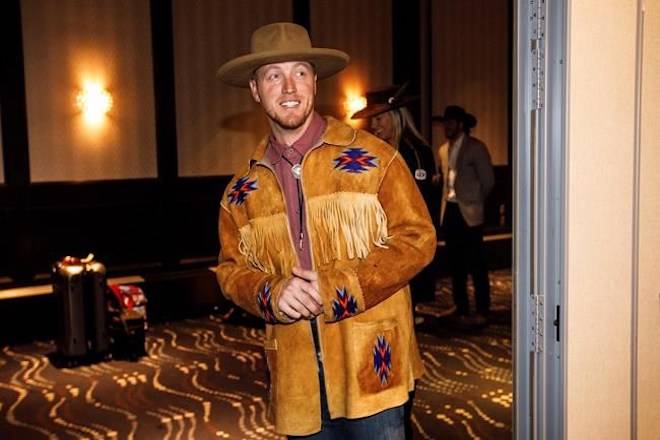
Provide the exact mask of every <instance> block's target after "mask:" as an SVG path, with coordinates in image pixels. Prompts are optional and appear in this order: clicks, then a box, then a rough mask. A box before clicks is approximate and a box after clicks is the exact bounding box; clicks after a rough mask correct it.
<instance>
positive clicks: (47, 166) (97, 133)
mask: <svg viewBox="0 0 660 440" xmlns="http://www.w3.org/2000/svg"><path fill="white" fill-rule="evenodd" d="M21 14H22V20H23V23H22V24H23V45H24V54H25V86H26V100H27V122H28V136H29V143H30V173H31V178H32V181H34V182H44V181H79V180H104V179H126V178H142V177H154V176H155V175H156V141H155V121H154V97H153V71H152V61H151V60H152V58H151V30H150V29H151V27H150V16H149V2H148V1H147V0H115V1H102V0H84V1H83V0H24V1H22V2H21ZM86 80H94V81H98V82H99V83H101V84H102V85H103V86H104V87H105V88H106V89H107V90H108V91H109V92H110V93H111V94H112V98H113V101H114V103H113V107H112V109H111V110H110V112H109V113H108V117H107V118H106V120H105V121H104V122H103V123H102V124H100V125H98V126H95V127H92V126H90V125H89V124H86V123H85V122H84V120H83V118H82V117H81V115H80V112H79V110H78V108H77V107H76V105H75V102H76V95H77V93H78V91H79V90H80V88H81V87H82V85H83V83H84V82H85V81H86Z"/></svg>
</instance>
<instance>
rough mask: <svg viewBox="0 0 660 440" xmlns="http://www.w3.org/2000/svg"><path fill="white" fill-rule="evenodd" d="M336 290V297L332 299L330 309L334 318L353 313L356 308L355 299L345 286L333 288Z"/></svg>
mask: <svg viewBox="0 0 660 440" xmlns="http://www.w3.org/2000/svg"><path fill="white" fill-rule="evenodd" d="M335 290H336V291H337V298H335V299H333V300H332V311H333V313H334V316H335V320H337V321H339V320H340V319H344V318H348V317H349V316H352V315H355V314H356V313H357V310H358V304H357V300H356V299H355V297H354V296H353V295H351V294H350V293H349V292H348V291H347V290H346V288H345V287H343V288H341V289H339V288H337V289H335Z"/></svg>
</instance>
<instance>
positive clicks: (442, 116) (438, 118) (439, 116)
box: [431, 115, 447, 122]
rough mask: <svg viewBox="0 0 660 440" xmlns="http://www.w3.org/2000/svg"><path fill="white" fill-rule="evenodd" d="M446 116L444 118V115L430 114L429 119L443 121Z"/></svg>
mask: <svg viewBox="0 0 660 440" xmlns="http://www.w3.org/2000/svg"><path fill="white" fill-rule="evenodd" d="M446 120H447V118H445V115H433V116H431V121H433V122H445V121H446Z"/></svg>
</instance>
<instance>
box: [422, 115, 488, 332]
mask: <svg viewBox="0 0 660 440" xmlns="http://www.w3.org/2000/svg"><path fill="white" fill-rule="evenodd" d="M433 119H434V120H439V121H440V122H442V124H443V126H444V132H445V137H446V139H447V141H446V142H445V143H444V144H443V145H442V146H441V147H440V150H439V156H440V166H441V171H442V176H443V188H442V205H441V211H440V221H441V226H442V230H443V231H444V235H445V241H446V243H447V253H448V258H449V270H450V272H451V278H452V293H453V297H454V304H455V305H456V322H457V323H458V324H459V325H460V326H465V327H467V326H473V325H474V326H483V325H486V324H487V323H488V313H489V311H490V285H489V281H488V266H487V262H486V253H485V248H484V242H483V223H484V201H485V199H486V197H487V196H488V194H489V193H490V191H491V190H492V189H493V185H494V183H495V177H494V174H493V166H492V164H491V160H490V155H489V153H488V149H487V148H486V145H484V143H483V142H481V141H480V140H479V139H476V138H474V137H472V136H470V131H471V129H472V128H474V127H475V126H476V125H477V120H476V118H475V117H474V116H473V115H471V114H469V113H467V112H466V111H465V110H464V109H463V108H462V107H459V106H456V105H450V106H447V107H446V108H445V112H444V114H443V115H441V116H436V117H434V118H433ZM468 273H469V274H470V275H471V276H472V282H473V284H474V288H475V302H476V309H477V310H476V314H474V315H470V309H469V302H468V296H467V275H468Z"/></svg>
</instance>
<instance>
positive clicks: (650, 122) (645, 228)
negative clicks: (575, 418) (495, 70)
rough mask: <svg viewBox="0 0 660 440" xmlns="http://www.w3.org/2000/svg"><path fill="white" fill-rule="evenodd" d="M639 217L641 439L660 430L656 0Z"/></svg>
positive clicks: (649, 34)
mask: <svg viewBox="0 0 660 440" xmlns="http://www.w3.org/2000/svg"><path fill="white" fill-rule="evenodd" d="M644 27H645V32H644V45H643V50H644V55H643V60H644V61H643V70H642V121H641V122H642V127H641V134H642V136H641V170H640V213H639V215H640V217H639V222H640V224H639V327H638V338H639V339H638V340H639V355H638V362H639V367H638V419H637V424H638V425H637V429H638V438H639V439H640V440H653V439H656V438H658V433H659V432H660V405H658V396H660V350H658V346H659V344H660V255H659V253H660V174H659V173H658V170H660V124H658V120H659V119H660V104H659V103H660V81H659V80H658V78H660V2H657V1H647V2H646V17H645V24H644Z"/></svg>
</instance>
